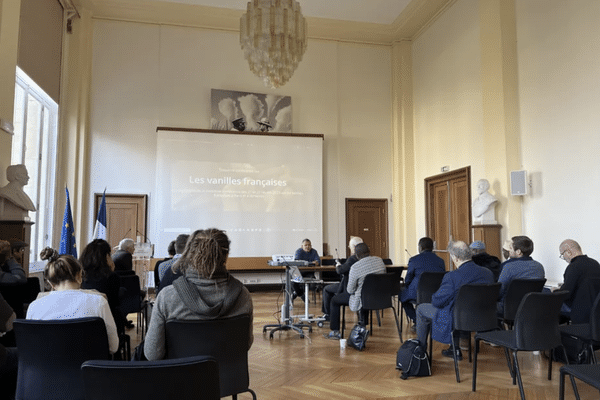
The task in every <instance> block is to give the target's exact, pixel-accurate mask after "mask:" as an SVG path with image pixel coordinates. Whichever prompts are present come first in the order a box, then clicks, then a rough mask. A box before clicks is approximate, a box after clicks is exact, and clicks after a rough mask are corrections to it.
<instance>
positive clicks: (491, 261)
mask: <svg viewBox="0 0 600 400" xmlns="http://www.w3.org/2000/svg"><path fill="white" fill-rule="evenodd" d="M469 247H470V248H471V252H472V253H473V257H472V258H471V259H472V260H473V262H474V263H475V264H477V265H479V266H480V267H485V268H487V269H489V270H490V271H492V274H494V282H498V278H499V277H500V271H501V270H502V267H501V262H500V259H499V258H498V257H496V256H493V255H491V254H488V253H486V251H485V243H483V242H482V241H480V240H476V241H474V242H473V243H471V245H470V246H469Z"/></svg>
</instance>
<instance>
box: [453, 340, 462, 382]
mask: <svg viewBox="0 0 600 400" xmlns="http://www.w3.org/2000/svg"><path fill="white" fill-rule="evenodd" d="M455 336H458V337H459V338H460V333H459V331H452V359H453V360H454V373H455V374H456V382H457V383H460V375H459V373H458V359H457V358H456V350H457V349H456V344H455V342H456V338H455ZM459 340H460V339H459ZM459 348H460V346H459Z"/></svg>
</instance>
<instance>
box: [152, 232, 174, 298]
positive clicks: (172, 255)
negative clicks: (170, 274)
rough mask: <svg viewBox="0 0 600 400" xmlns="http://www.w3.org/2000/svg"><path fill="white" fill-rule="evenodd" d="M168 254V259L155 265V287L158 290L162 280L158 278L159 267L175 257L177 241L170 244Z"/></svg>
mask: <svg viewBox="0 0 600 400" xmlns="http://www.w3.org/2000/svg"><path fill="white" fill-rule="evenodd" d="M167 253H168V254H169V256H168V257H165V258H163V259H162V260H160V261H157V262H156V264H155V265H154V287H156V288H157V287H158V285H160V278H159V276H158V269H159V265H160V264H162V263H163V262H165V261H169V260H170V259H172V258H173V257H175V254H176V253H177V252H176V251H175V241H174V240H172V241H171V243H169V246H168V247H167Z"/></svg>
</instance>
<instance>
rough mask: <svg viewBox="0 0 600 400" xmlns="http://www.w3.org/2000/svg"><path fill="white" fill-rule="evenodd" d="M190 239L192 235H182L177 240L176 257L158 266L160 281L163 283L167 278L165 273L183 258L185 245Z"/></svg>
mask: <svg viewBox="0 0 600 400" xmlns="http://www.w3.org/2000/svg"><path fill="white" fill-rule="evenodd" d="M189 237H190V235H186V234H181V235H178V236H177V239H175V255H174V256H173V258H172V259H170V260H167V261H164V262H162V263H160V265H159V266H158V279H159V280H161V281H162V279H163V276H165V272H167V270H168V269H169V268H171V267H172V266H173V265H174V264H175V262H176V261H177V260H178V259H179V258H181V255H182V253H183V250H184V249H185V245H186V243H187V241H188V238H189Z"/></svg>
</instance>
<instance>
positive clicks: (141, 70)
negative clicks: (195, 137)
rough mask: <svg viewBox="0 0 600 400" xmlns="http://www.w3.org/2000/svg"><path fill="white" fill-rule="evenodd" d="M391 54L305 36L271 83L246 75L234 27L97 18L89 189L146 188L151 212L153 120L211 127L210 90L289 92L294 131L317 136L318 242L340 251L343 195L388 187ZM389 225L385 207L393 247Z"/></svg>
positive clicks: (379, 194) (379, 192) (372, 194)
mask: <svg viewBox="0 0 600 400" xmlns="http://www.w3.org/2000/svg"><path fill="white" fill-rule="evenodd" d="M390 57H391V48H390V47H387V46H367V45H352V44H340V43H337V42H329V41H317V40H310V41H309V44H308V50H307V52H306V54H305V55H304V59H303V61H302V62H301V63H300V66H299V67H298V69H297V70H296V72H295V74H294V76H293V77H292V79H291V80H290V82H288V83H287V84H286V85H285V86H284V87H283V88H280V89H278V90H273V89H269V88H265V87H264V86H263V85H262V82H261V81H260V80H259V78H257V77H255V76H254V75H252V74H251V72H250V70H249V68H248V65H247V62H246V61H245V60H244V58H243V53H242V51H241V49H240V48H239V37H238V34H237V33H235V32H220V31H210V30H202V29H195V28H185V27H172V26H158V25H150V24H139V23H130V22H119V21H105V20H96V21H94V40H93V70H92V96H91V110H92V111H91V127H90V133H91V150H90V151H91V156H90V166H91V183H90V184H91V191H92V192H102V191H103V190H104V188H105V187H106V188H107V192H108V193H145V194H148V195H149V205H150V210H152V201H153V193H152V192H153V190H154V169H155V149H156V127H157V126H173V127H187V128H209V121H210V90H211V89H213V88H214V89H229V90H239V91H248V92H257V93H278V94H283V95H288V96H291V97H292V109H293V111H292V112H293V130H294V132H298V133H322V134H324V135H325V143H324V155H323V158H324V168H323V170H324V178H323V191H324V199H323V200H324V201H323V204H324V210H323V220H324V227H323V229H324V231H323V240H324V242H326V243H329V246H330V248H331V249H333V248H336V247H337V248H338V249H340V248H342V249H343V248H345V247H346V244H345V243H344V242H345V209H344V207H345V205H344V199H345V198H347V197H354V198H389V197H390V193H391V190H392V189H391V186H392V180H391V149H390V144H391V133H390V132H391V95H390V93H391V58H390ZM90 204H93V202H92V201H91V195H90ZM92 213H93V210H90V211H89V218H90V220H93V218H94V216H93V215H92ZM148 221H149V224H152V215H149V218H148ZM392 228H393V225H392V217H391V204H390V244H391V249H390V250H391V253H393V251H394V248H393V243H394V239H393V237H391V235H392V232H393V231H392ZM150 239H151V238H150ZM293 250H295V249H289V251H293ZM319 250H321V249H319ZM157 251H160V252H162V251H165V252H166V250H165V249H157ZM160 254H162V253H160ZM160 254H159V255H160Z"/></svg>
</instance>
